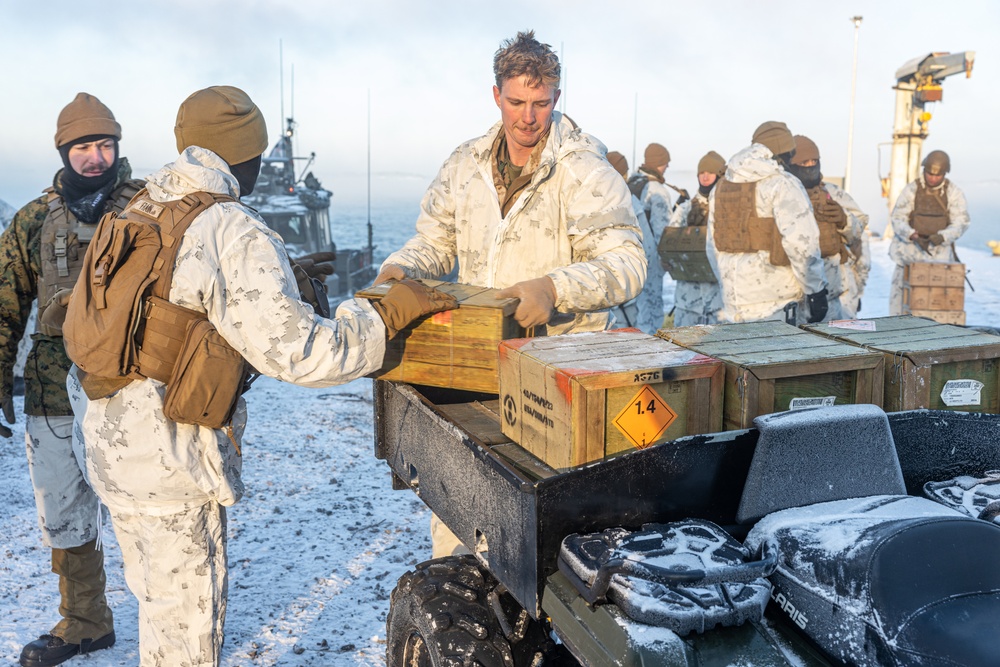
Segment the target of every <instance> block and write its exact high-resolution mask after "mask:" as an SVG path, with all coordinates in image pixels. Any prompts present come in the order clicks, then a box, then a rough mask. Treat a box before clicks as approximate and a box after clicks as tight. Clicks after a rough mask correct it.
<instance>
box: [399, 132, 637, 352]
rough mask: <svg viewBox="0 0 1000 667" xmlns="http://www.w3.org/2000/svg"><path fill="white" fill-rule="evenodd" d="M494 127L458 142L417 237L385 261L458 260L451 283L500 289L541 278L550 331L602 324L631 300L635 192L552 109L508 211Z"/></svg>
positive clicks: (430, 264)
mask: <svg viewBox="0 0 1000 667" xmlns="http://www.w3.org/2000/svg"><path fill="white" fill-rule="evenodd" d="M502 131H503V125H502V123H497V124H496V125H494V126H493V127H492V128H491V129H490V131H489V132H488V133H487V134H485V135H484V136H482V137H480V138H478V139H474V140H472V141H469V142H466V143H464V144H462V145H461V146H459V147H458V148H457V149H456V150H455V151H454V152H453V153H452V154H451V156H450V157H449V158H448V159H447V160H446V161H445V163H444V165H443V166H442V167H441V169H440V171H439V172H438V175H437V177H436V178H435V179H434V182H433V183H432V184H431V185H430V187H429V188H428V190H427V193H426V194H425V195H424V198H423V201H422V202H421V206H420V208H421V211H420V216H419V217H418V218H417V235H416V236H415V237H413V238H412V239H410V240H409V241H408V242H407V243H406V244H405V245H404V246H403V247H402V248H401V249H400V250H398V251H397V252H394V253H392V254H391V255H389V257H388V258H387V259H386V260H385V264H396V265H398V266H401V267H403V268H404V269H405V270H406V271H407V274H408V275H411V276H413V277H417V278H438V277H440V276H443V275H446V274H447V273H449V272H450V271H451V270H452V268H453V267H454V264H455V262H456V261H457V262H458V265H459V274H458V281H459V282H463V283H469V284H474V285H482V286H485V287H493V288H504V287H509V286H511V285H513V284H515V283H517V282H520V281H522V280H527V279H530V278H537V277H540V276H543V275H548V276H549V277H550V278H552V281H553V283H554V284H555V287H556V293H557V295H558V298H557V301H556V309H557V310H558V311H559V313H560V314H562V315H560V314H557V315H556V317H555V318H554V319H553V321H552V322H551V323H550V324H549V327H548V330H549V333H550V334H558V333H567V332H570V331H592V330H600V329H603V328H605V327H606V326H607V324H608V322H609V314H608V312H607V309H608V308H610V307H612V306H615V305H617V304H620V303H623V302H625V301H628V300H629V299H632V298H634V297H635V296H636V295H637V294H638V293H639V292H640V290H641V289H642V285H643V283H644V281H645V279H646V259H645V255H644V253H643V249H642V240H641V235H640V231H639V228H638V224H637V220H636V216H635V213H634V211H633V209H632V196H631V193H630V192H629V190H628V187H627V186H626V185H625V181H624V180H623V179H622V178H621V176H620V175H619V174H618V173H617V172H616V171H615V170H614V168H613V167H611V165H610V164H609V163H608V161H607V160H606V159H605V158H604V156H605V154H606V152H607V150H606V148H605V147H604V145H603V144H602V143H601V142H600V141H598V140H597V139H595V138H594V137H592V136H590V135H588V134H586V133H584V132H582V131H581V130H579V129H578V128H576V127H575V126H574V125H573V123H572V122H570V121H569V120H568V119H567V118H565V117H564V116H562V114H560V113H559V112H555V113H554V114H553V123H552V129H551V131H550V132H549V136H548V139H547V141H546V144H545V147H544V148H543V152H542V157H541V162H540V164H539V166H538V169H537V170H536V171H535V172H534V174H533V175H532V179H531V183H530V184H529V185H528V186H527V187H526V188H525V189H524V191H522V192H521V194H520V195H519V196H518V198H517V201H516V202H515V203H514V205H513V206H512V207H511V209H510V211H509V212H508V213H507V215H506V217H504V216H502V215H501V211H500V203H499V200H498V196H497V191H496V187H495V186H494V184H493V175H492V165H491V161H492V159H493V156H492V147H493V142H494V139H495V138H496V136H497V134H498V133H499V132H502Z"/></svg>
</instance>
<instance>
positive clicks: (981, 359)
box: [806, 315, 1000, 414]
mask: <svg viewBox="0 0 1000 667" xmlns="http://www.w3.org/2000/svg"><path fill="white" fill-rule="evenodd" d="M852 323H853V324H852ZM859 323H860V324H859ZM842 326H843V325H842ZM846 326H867V327H868V328H874V331H862V330H852V329H843V328H840V327H839V326H831V324H830V323H824V324H809V325H806V328H807V329H809V330H811V331H813V332H815V333H817V334H819V335H821V336H828V337H830V338H834V339H836V340H840V341H843V342H845V343H848V344H850V345H857V346H859V347H863V348H866V349H868V350H871V351H873V352H879V353H880V354H882V355H884V356H885V385H884V386H885V398H884V401H883V408H885V410H886V412H896V411H899V410H913V409H916V408H927V409H930V410H957V411H960V412H988V413H991V414H998V413H1000V385H998V383H1000V381H998V373H1000V336H995V335H993V334H989V333H983V332H980V331H976V330H974V329H965V328H963V327H956V326H952V325H950V324H941V323H939V322H932V321H930V320H926V319H923V318H920V317H913V316H910V315H897V316H895V317H876V318H873V319H870V320H851V321H849V322H848V323H846ZM980 384H981V385H982V386H981V387H978V385H980Z"/></svg>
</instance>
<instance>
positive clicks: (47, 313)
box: [41, 287, 73, 331]
mask: <svg viewBox="0 0 1000 667" xmlns="http://www.w3.org/2000/svg"><path fill="white" fill-rule="evenodd" d="M72 295H73V290H71V289H70V288H68V287H64V288H62V289H61V290H59V291H58V292H56V293H55V294H53V295H52V297H51V298H50V299H49V300H48V301H47V302H46V303H45V309H44V312H43V313H42V319H41V322H42V324H44V325H46V326H49V327H52V328H53V329H59V330H60V331H62V327H63V323H65V322H66V307H67V306H68V305H69V298H70V297H71V296H72Z"/></svg>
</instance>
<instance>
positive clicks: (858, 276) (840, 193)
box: [823, 183, 872, 320]
mask: <svg viewBox="0 0 1000 667" xmlns="http://www.w3.org/2000/svg"><path fill="white" fill-rule="evenodd" d="M823 187H824V188H826V191H827V192H828V193H829V194H830V197H831V198H832V199H833V201H835V202H837V203H838V204H840V206H841V207H842V208H843V209H844V213H846V214H847V226H846V227H845V228H844V230H843V232H842V233H843V235H844V240H845V241H846V242H847V247H848V250H849V255H850V256H849V257H848V259H847V262H846V263H843V262H839V258H836V259H838V264H837V271H838V277H839V279H840V289H839V294H840V302H841V306H842V313H841V316H842V317H848V318H853V317H854V316H855V315H857V314H858V313H857V308H858V305H857V304H858V299H860V298H861V295H862V294H863V293H864V291H865V285H866V284H867V283H868V273H869V272H870V271H871V266H872V255H871V250H870V249H869V243H868V214H867V213H865V212H864V211H862V210H861V207H859V206H858V203H857V202H856V201H854V198H853V197H852V196H851V195H849V194H847V192H845V191H844V190H843V189H842V188H839V187H837V186H836V185H834V184H833V183H823ZM828 259H832V258H824V259H823V261H824V263H825V264H826V267H827V280H830V279H831V278H830V264H829V263H828V262H827V260H828ZM836 293H837V292H835V291H834V290H832V289H831V290H830V293H829V295H828V296H829V298H830V299H831V300H832V299H833V298H834V294H836ZM826 319H828V320H830V319H836V318H835V317H833V316H831V315H830V314H829V313H828V314H827V318H826Z"/></svg>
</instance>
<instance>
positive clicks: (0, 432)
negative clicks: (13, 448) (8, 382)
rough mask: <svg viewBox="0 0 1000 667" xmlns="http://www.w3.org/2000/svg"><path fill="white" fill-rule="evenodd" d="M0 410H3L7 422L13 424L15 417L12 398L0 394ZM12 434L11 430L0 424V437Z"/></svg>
mask: <svg viewBox="0 0 1000 667" xmlns="http://www.w3.org/2000/svg"><path fill="white" fill-rule="evenodd" d="M0 410H2V411H3V418H4V419H6V420H7V423H8V424H14V423H16V422H17V419H16V418H15V417H14V399H12V398H11V397H10V396H7V395H6V394H3V395H0ZM12 435H13V433H12V432H11V430H10V429H9V428H7V427H6V426H4V425H3V424H0V438H9V437H11V436H12Z"/></svg>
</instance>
